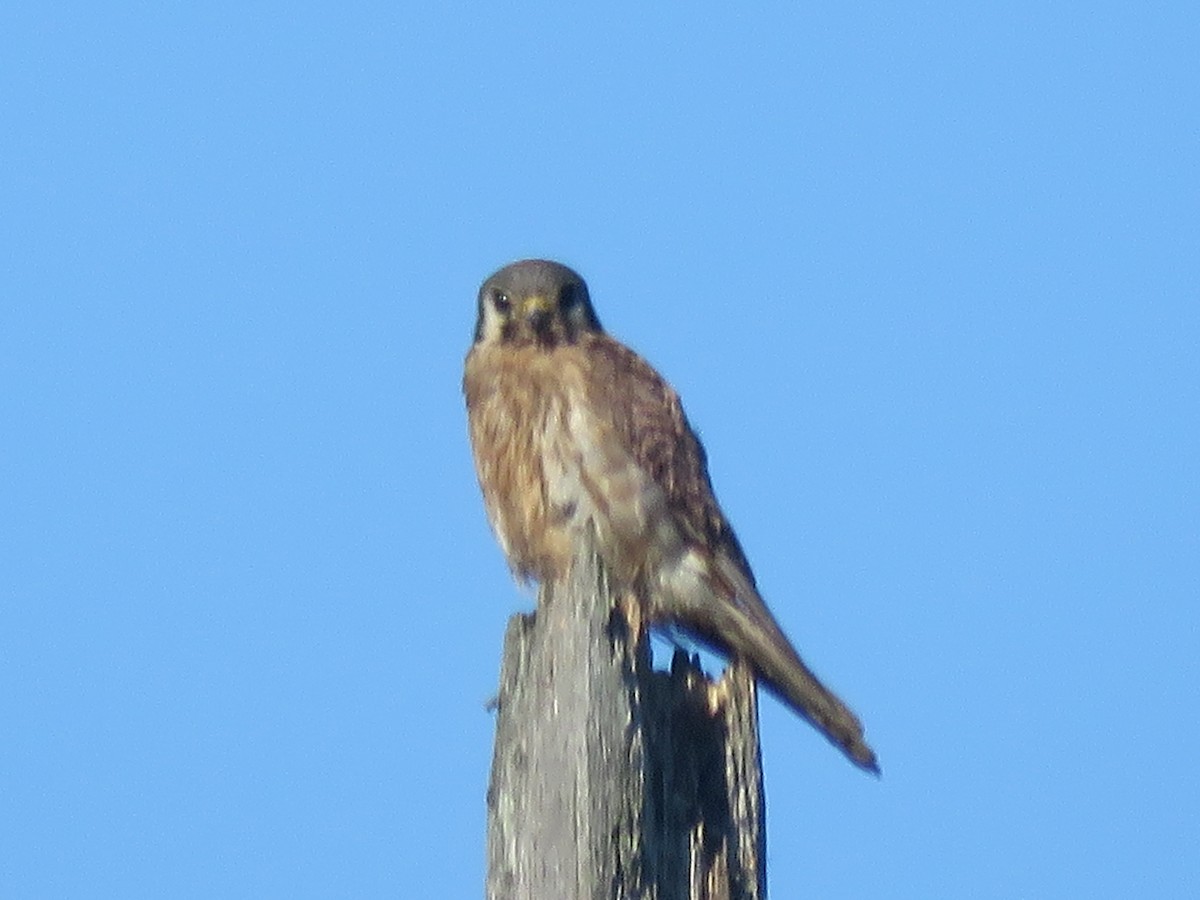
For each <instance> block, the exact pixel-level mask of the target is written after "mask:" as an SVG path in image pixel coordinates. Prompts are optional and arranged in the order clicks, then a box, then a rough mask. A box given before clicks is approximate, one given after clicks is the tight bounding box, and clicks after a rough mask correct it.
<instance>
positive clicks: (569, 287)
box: [558, 284, 579, 309]
mask: <svg viewBox="0 0 1200 900" xmlns="http://www.w3.org/2000/svg"><path fill="white" fill-rule="evenodd" d="M578 299H579V292H578V291H576V290H575V285H573V284H564V285H563V286H562V289H561V290H560V291H559V292H558V307H559V309H569V308H570V307H571V306H573V305H574V304H575V301H576V300H578Z"/></svg>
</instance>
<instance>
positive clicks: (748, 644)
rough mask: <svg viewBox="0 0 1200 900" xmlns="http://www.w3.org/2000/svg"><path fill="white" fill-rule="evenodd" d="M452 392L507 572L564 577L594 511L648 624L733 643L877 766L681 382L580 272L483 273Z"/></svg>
mask: <svg viewBox="0 0 1200 900" xmlns="http://www.w3.org/2000/svg"><path fill="white" fill-rule="evenodd" d="M463 391H464V393H465V394H466V400H467V417H468V420H469V425H470V433H471V444H472V449H473V450H474V455H475V468H476V472H477V474H478V475H479V484H480V486H481V487H482V489H483V498H484V503H485V505H486V506H487V514H488V519H489V521H490V522H491V525H492V530H493V531H494V532H495V533H496V537H497V539H498V540H499V542H500V546H501V548H502V549H503V551H504V555H505V556H506V557H507V558H508V562H509V565H510V566H511V568H512V570H513V573H514V575H515V576H516V577H518V578H519V579H522V580H530V579H536V580H538V581H542V582H547V581H554V580H556V579H559V578H562V577H563V576H565V575H566V573H567V571H568V569H569V567H570V565H571V560H572V558H573V555H574V550H575V548H576V545H577V544H578V543H579V541H580V536H581V535H582V534H583V533H584V531H585V529H586V528H587V527H588V526H589V525H590V527H591V528H592V529H593V531H594V534H595V535H596V543H597V545H598V549H599V552H600V556H601V558H602V559H603V561H604V563H605V566H606V568H607V569H608V570H609V572H610V574H611V575H612V576H613V577H614V578H616V579H617V580H618V583H620V584H623V585H625V586H627V587H628V588H629V589H630V590H632V591H633V592H634V593H635V595H636V596H637V597H638V598H639V599H640V600H641V602H642V603H643V604H644V607H645V609H646V611H647V612H648V614H649V618H650V620H651V621H652V622H654V623H657V624H669V625H672V626H675V627H678V628H680V629H682V630H683V631H685V632H688V633H691V634H692V635H694V636H696V637H697V638H699V639H700V640H701V641H703V642H705V643H707V644H710V645H712V646H714V647H715V648H716V649H718V650H719V651H722V652H724V653H725V654H727V655H734V654H736V655H738V656H741V657H744V658H745V659H746V660H747V661H748V662H749V663H750V665H751V667H752V668H753V669H754V671H755V674H756V676H757V677H758V679H759V680H760V681H761V682H762V683H763V684H765V685H766V686H767V687H768V688H769V689H770V690H771V691H772V692H773V693H775V694H776V695H777V696H778V697H780V698H781V699H782V700H783V701H784V702H785V703H787V704H788V706H790V707H791V708H792V709H794V710H795V711H796V712H797V713H799V714H800V715H801V716H803V717H804V718H805V719H807V720H808V721H809V722H811V723H812V724H813V725H815V726H816V727H817V728H818V729H819V730H820V731H821V732H822V733H823V734H824V735H825V736H826V737H827V738H829V740H830V741H832V742H833V743H834V744H835V745H837V746H838V747H839V748H841V750H842V751H843V752H844V753H845V754H846V756H848V757H849V758H850V759H851V760H852V761H853V762H854V763H855V764H857V765H859V766H861V767H862V768H864V769H867V770H869V771H872V772H878V771H879V767H878V765H877V763H876V760H875V753H874V751H872V750H871V748H870V747H869V746H867V744H866V742H865V740H864V739H863V728H862V725H861V724H860V723H859V721H858V719H857V718H856V717H855V716H854V714H853V713H852V712H851V711H850V710H849V709H848V708H847V707H846V705H845V704H844V703H842V701H841V700H839V699H838V698H837V697H836V696H835V695H834V694H833V693H832V692H831V691H830V690H828V689H827V688H826V687H825V686H824V685H823V684H821V682H820V681H818V680H817V678H816V676H815V675H813V673H812V671H810V670H809V668H808V666H806V665H805V664H804V662H803V661H802V660H801V659H800V656H799V654H797V653H796V650H795V649H794V648H793V647H792V645H791V642H790V641H788V639H787V637H786V636H785V635H784V633H783V630H782V629H781V628H780V627H779V624H778V623H777V622H776V621H775V618H774V616H772V615H771V613H770V611H769V610H768V609H767V606H766V604H765V603H764V602H763V599H762V597H761V596H759V593H758V588H757V586H756V584H755V581H754V575H753V573H752V572H751V571H750V565H749V563H748V562H747V561H746V557H745V554H744V553H743V552H742V548H741V545H740V544H739V543H738V540H737V538H736V537H735V536H734V533H733V529H732V528H731V527H730V526H729V523H728V522H727V521H726V520H725V516H724V515H723V514H722V513H721V508H720V506H718V505H717V500H716V497H715V496H714V495H713V490H712V484H711V482H710V481H709V477H708V468H707V463H706V460H705V454H704V448H703V447H702V446H701V445H700V441H699V439H698V438H697V437H696V433H695V432H694V431H693V430H692V427H691V425H690V424H689V423H688V420H687V417H686V416H685V415H684V412H683V407H682V406H681V405H680V402H679V396H678V395H677V394H676V393H675V391H674V390H673V389H672V388H671V386H670V385H669V384H667V382H666V381H665V380H664V379H663V377H662V376H661V375H659V374H658V372H656V371H655V370H654V369H653V368H652V367H651V366H650V364H649V363H647V362H646V361H645V360H644V359H642V357H640V356H639V355H638V354H636V353H635V352H634V351H632V350H630V349H629V348H628V347H626V346H625V345H624V344H621V343H620V342H618V341H616V340H614V339H613V338H612V337H610V336H609V335H608V334H606V333H605V331H604V329H603V328H601V326H600V321H599V319H597V318H596V312H595V310H594V309H593V308H592V303H591V300H590V298H589V297H588V289H587V285H585V284H584V281H583V279H582V278H580V277H579V275H577V274H576V273H575V272H573V271H572V270H571V269H569V268H567V267H566V266H563V265H560V264H559V263H555V262H549V261H547V260H524V261H522V262H516V263H513V264H512V265H509V266H505V267H504V268H503V269H501V270H500V271H498V272H496V273H495V274H494V275H492V276H491V277H490V278H488V279H487V281H485V282H484V283H483V286H482V287H481V288H480V291H479V311H478V319H477V321H476V324H475V341H474V344H473V345H472V347H471V350H470V352H469V353H468V354H467V360H466V373H465V375H464V378H463Z"/></svg>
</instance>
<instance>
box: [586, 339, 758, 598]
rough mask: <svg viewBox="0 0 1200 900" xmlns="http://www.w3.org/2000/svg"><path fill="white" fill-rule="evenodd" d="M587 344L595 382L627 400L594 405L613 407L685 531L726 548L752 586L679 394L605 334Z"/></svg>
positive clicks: (712, 547)
mask: <svg viewBox="0 0 1200 900" xmlns="http://www.w3.org/2000/svg"><path fill="white" fill-rule="evenodd" d="M587 350H588V353H589V357H590V360H591V362H592V365H593V366H594V373H595V376H596V377H595V378H594V380H593V382H592V383H593V384H596V385H599V386H601V388H602V389H603V390H605V391H606V392H608V393H610V394H611V395H615V396H618V397H621V398H622V401H623V402H622V403H619V404H614V403H610V402H607V401H606V402H603V403H594V404H593V407H594V408H607V409H609V410H611V415H612V419H613V421H612V425H613V426H614V428H615V429H616V431H617V433H618V435H619V436H620V438H621V440H622V442H623V443H624V445H625V446H626V447H627V448H628V449H629V451H630V452H631V454H632V455H633V459H634V461H635V462H636V463H637V464H638V465H639V466H640V467H641V468H642V469H643V470H644V471H645V472H646V473H647V474H649V475H650V476H651V478H653V479H654V481H655V482H657V483H658V485H659V486H660V487H661V488H662V489H663V491H664V493H665V494H666V496H667V502H668V504H669V505H670V507H671V511H672V512H673V513H674V514H675V517H676V519H677V520H678V521H679V523H680V525H681V526H682V527H683V528H684V530H685V533H686V536H687V537H688V538H689V539H690V540H691V541H692V542H693V543H694V544H696V545H697V546H699V547H702V548H704V549H706V550H709V551H710V552H713V551H716V550H717V549H718V548H719V549H721V550H723V551H724V553H725V555H726V556H728V557H729V559H730V560H731V561H732V562H733V563H735V565H736V566H737V567H738V568H739V569H740V570H741V572H742V575H743V576H744V578H745V579H746V580H747V581H748V582H749V583H750V585H751V586H754V575H753V573H752V572H751V571H750V564H749V562H747V560H746V556H745V554H744V553H743V552H742V547H741V545H740V544H739V543H738V539H737V536H736V535H735V534H734V533H733V529H732V528H731V527H730V526H729V523H728V522H727V521H726V520H725V517H724V516H723V515H722V514H721V509H720V507H719V506H718V505H717V501H716V498H715V496H714V495H713V489H712V482H711V481H710V479H709V477H708V459H707V457H706V456H705V453H704V447H703V446H702V445H701V444H700V440H699V439H698V438H697V437H696V433H695V432H694V431H693V430H692V426H691V424H690V423H689V422H688V420H687V416H686V415H685V414H684V412H683V405H682V404H681V403H680V402H679V395H678V394H677V393H675V390H674V388H672V387H671V386H670V385H669V384H667V382H666V381H665V380H664V379H663V377H662V376H661V375H659V374H658V372H657V371H655V370H654V368H653V367H652V366H651V365H650V364H649V363H648V362H646V361H645V360H644V359H642V357H640V356H639V355H638V354H636V353H634V352H633V351H632V350H630V349H629V348H628V347H626V346H625V345H623V344H621V343H618V342H617V341H615V340H613V339H612V338H610V337H608V336H607V335H596V336H595V337H594V339H593V343H592V344H591V345H590V346H589V347H588V348H587Z"/></svg>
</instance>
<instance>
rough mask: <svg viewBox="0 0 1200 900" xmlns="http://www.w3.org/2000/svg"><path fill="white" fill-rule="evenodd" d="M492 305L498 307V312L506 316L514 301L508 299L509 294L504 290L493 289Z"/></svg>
mask: <svg viewBox="0 0 1200 900" xmlns="http://www.w3.org/2000/svg"><path fill="white" fill-rule="evenodd" d="M492 306H494V307H496V312H498V313H500V314H501V315H503V316H506V315H508V313H509V311H510V310H511V309H512V301H511V300H509V299H508V294H506V293H504V292H503V291H493V292H492Z"/></svg>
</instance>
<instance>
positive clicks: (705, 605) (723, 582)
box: [656, 560, 879, 775]
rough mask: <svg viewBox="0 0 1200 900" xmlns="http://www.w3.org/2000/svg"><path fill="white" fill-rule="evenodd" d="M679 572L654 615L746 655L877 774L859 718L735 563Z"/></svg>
mask: <svg viewBox="0 0 1200 900" xmlns="http://www.w3.org/2000/svg"><path fill="white" fill-rule="evenodd" d="M689 568H691V573H690V574H691V575H692V576H696V575H701V573H700V572H698V571H697V570H696V568H695V567H689ZM705 568H707V567H705ZM680 574H681V573H680V572H678V571H677V572H676V573H675V577H673V578H670V579H665V580H664V586H665V587H667V588H668V590H667V596H666V597H664V598H663V599H662V601H661V603H662V605H661V607H660V608H659V609H658V610H657V615H656V617H657V618H664V619H667V620H669V621H671V622H673V623H675V624H676V625H678V626H679V627H681V628H683V629H684V630H686V631H689V632H691V633H693V634H695V635H696V636H697V637H698V638H700V639H701V640H703V641H705V642H706V643H710V644H712V645H713V646H715V647H716V648H717V649H718V650H721V651H723V652H725V653H729V654H736V655H737V656H741V657H743V658H745V659H746V661H747V662H749V663H750V665H751V667H752V668H753V669H754V671H755V673H756V674H757V675H758V677H759V679H760V681H761V682H762V683H763V684H764V685H766V687H767V688H768V689H769V690H770V691H771V692H772V693H774V694H775V695H776V696H777V697H779V699H781V700H782V701H783V702H784V703H786V704H787V705H788V706H789V707H791V709H792V710H794V711H795V712H796V713H798V714H799V715H800V716H801V717H803V718H804V719H807V720H808V721H809V722H811V723H812V724H813V725H814V726H815V727H816V728H817V730H819V731H820V732H821V733H822V734H824V735H825V737H826V738H828V739H829V741H830V742H831V743H832V744H834V746H836V747H838V748H839V749H840V750H841V751H842V752H843V753H844V754H845V755H846V757H847V758H848V759H849V760H850V761H851V762H853V763H854V764H855V765H857V766H859V767H860V768H863V769H865V770H866V771H868V772H873V773H875V774H876V775H878V774H879V763H878V760H877V759H876V757H875V751H874V750H872V749H871V748H870V746H869V745H868V744H867V742H866V739H865V737H864V733H863V726H862V723H861V722H860V721H859V720H858V717H857V716H855V715H854V713H853V712H851V711H850V709H849V707H847V706H846V704H845V703H843V702H842V701H841V700H840V699H839V698H838V696H837V695H836V694H834V693H833V692H832V691H831V690H829V689H828V688H827V687H825V685H823V684H822V683H821V681H820V680H819V679H818V678H817V676H816V675H815V674H813V672H812V670H811V669H809V667H808V666H807V665H805V663H804V661H803V660H802V659H800V655H799V654H798V653H797V652H796V650H795V648H794V647H793V646H792V644H791V642H790V641H789V640H788V639H787V636H786V635H784V633H783V630H782V629H781V628H780V627H779V624H778V623H777V622H776V621H775V617H774V616H772V615H771V612H770V610H768V609H767V606H766V604H765V603H764V602H763V600H762V597H760V596H759V594H758V591H757V590H756V589H755V587H754V585H753V584H752V583H751V582H750V580H749V579H748V578H747V577H746V576H745V575H744V574H743V573H742V572H741V571H740V568H739V567H737V566H736V565H735V564H734V563H733V562H732V561H729V560H722V561H721V565H720V572H719V573H712V572H708V573H704V574H706V575H708V576H709V577H699V578H696V577H686V578H683V579H680V578H679V577H678V576H679V575H680ZM714 576H716V577H714Z"/></svg>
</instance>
